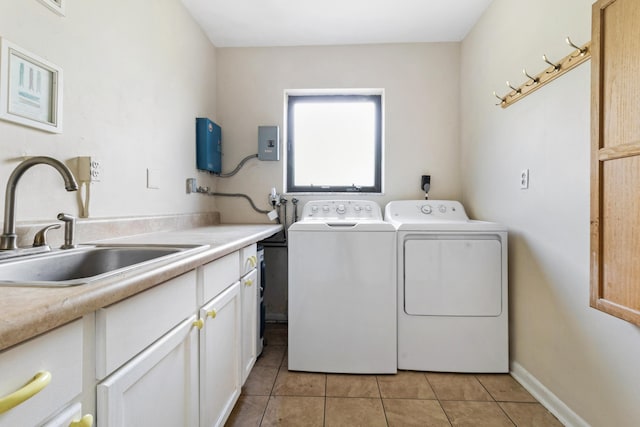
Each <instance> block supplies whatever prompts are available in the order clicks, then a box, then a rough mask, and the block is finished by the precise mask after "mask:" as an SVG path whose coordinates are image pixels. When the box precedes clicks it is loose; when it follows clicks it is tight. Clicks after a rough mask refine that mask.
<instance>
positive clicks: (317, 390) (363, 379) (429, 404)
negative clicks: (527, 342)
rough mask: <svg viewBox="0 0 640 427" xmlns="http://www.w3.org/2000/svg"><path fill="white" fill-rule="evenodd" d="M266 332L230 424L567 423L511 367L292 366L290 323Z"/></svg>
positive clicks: (546, 426) (477, 426) (531, 426)
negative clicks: (471, 370) (337, 369)
mask: <svg viewBox="0 0 640 427" xmlns="http://www.w3.org/2000/svg"><path fill="white" fill-rule="evenodd" d="M265 339H266V341H267V343H268V345H267V346H265V349H264V352H263V354H262V356H261V357H260V358H259V359H258V361H257V362H256V365H255V367H254V368H253V371H252V372H251V374H250V375H249V378H248V379H247V382H246V384H245V385H244V387H243V388H242V395H241V396H240V398H239V400H238V403H237V404H236V406H235V408H234V410H233V413H232V414H231V416H230V417H229V420H228V421H227V424H226V426H242V427H245V426H246V427H248V426H295V427H298V426H304V427H307V426H320V427H323V426H326V427H334V426H335V427H339V426H345V427H355V426H363V427H365V426H366V427H376V426H381V427H384V426H390V427H395V426H402V427H410V426H454V427H458V426H460V427H462V426H469V427H481V426H487V427H500V426H519V427H555V426H562V424H561V423H560V422H559V421H558V420H557V419H556V418H555V417H554V416H553V415H552V414H551V413H550V412H549V411H547V410H546V409H545V408H544V407H543V406H542V405H540V404H539V403H538V402H537V401H536V400H535V399H534V398H533V396H531V395H530V394H529V393H528V392H527V391H526V390H525V389H524V388H522V386H521V385H520V384H518V383H517V382H516V381H515V380H514V379H513V378H512V377H511V376H510V375H508V374H483V375H473V374H443V373H431V372H414V371H400V372H398V374H396V375H334V374H316V373H306V372H289V371H288V370H287V357H286V349H287V347H286V346H287V327H286V325H282V324H269V325H268V326H267V331H266V332H265Z"/></svg>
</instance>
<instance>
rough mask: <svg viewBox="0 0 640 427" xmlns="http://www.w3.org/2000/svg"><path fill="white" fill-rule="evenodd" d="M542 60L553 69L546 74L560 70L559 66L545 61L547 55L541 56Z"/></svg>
mask: <svg viewBox="0 0 640 427" xmlns="http://www.w3.org/2000/svg"><path fill="white" fill-rule="evenodd" d="M542 60H543V61H544V62H546V63H547V64H549V65H551V66H552V67H553V71H548V72H551V73H553V72H555V71H558V70H559V69H560V64H554V63H553V62H551V61H549V60H548V59H547V55H542Z"/></svg>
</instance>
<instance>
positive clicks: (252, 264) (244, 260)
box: [240, 243, 258, 276]
mask: <svg viewBox="0 0 640 427" xmlns="http://www.w3.org/2000/svg"><path fill="white" fill-rule="evenodd" d="M256 248H257V245H256V244H255V243H254V244H253V245H249V246H245V247H244V248H242V249H240V276H244V275H245V274H247V273H249V272H251V270H253V269H254V268H256V266H257V265H258V258H257V256H256V255H257V253H256Z"/></svg>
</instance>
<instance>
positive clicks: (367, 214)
mask: <svg viewBox="0 0 640 427" xmlns="http://www.w3.org/2000/svg"><path fill="white" fill-rule="evenodd" d="M300 219H303V220H304V219H317V220H328V221H335V220H350V221H353V220H376V221H381V220H382V211H381V209H380V206H379V205H378V204H377V203H376V202H373V201H371V200H312V201H309V202H307V203H306V204H305V205H304V207H303V208H302V216H301V218H300Z"/></svg>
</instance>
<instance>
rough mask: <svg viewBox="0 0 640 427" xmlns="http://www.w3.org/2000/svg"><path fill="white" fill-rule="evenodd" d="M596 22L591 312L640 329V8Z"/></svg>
mask: <svg viewBox="0 0 640 427" xmlns="http://www.w3.org/2000/svg"><path fill="white" fill-rule="evenodd" d="M592 16H593V23H592V24H593V25H592V79H591V96H592V101H591V105H592V108H591V109H592V111H591V127H592V129H591V140H592V153H591V260H590V264H591V306H592V307H594V308H597V309H598V310H602V311H604V312H606V313H609V314H612V315H614V316H617V317H619V318H622V319H624V320H627V321H629V322H632V323H635V324H637V325H640V25H639V23H640V1H638V0H599V1H597V2H596V3H595V4H594V5H593V15H592Z"/></svg>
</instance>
